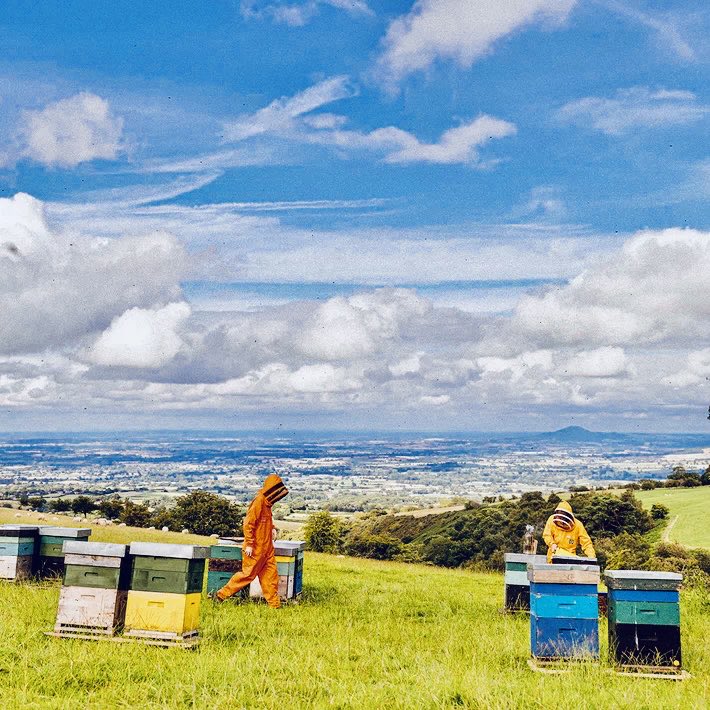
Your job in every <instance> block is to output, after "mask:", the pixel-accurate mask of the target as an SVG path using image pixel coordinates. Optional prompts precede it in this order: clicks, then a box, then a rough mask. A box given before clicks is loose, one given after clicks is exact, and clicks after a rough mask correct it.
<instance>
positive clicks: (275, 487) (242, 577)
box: [216, 473, 288, 609]
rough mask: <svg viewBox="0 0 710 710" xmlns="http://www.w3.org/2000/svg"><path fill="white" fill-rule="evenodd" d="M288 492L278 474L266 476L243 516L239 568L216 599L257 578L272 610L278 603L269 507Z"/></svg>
mask: <svg viewBox="0 0 710 710" xmlns="http://www.w3.org/2000/svg"><path fill="white" fill-rule="evenodd" d="M287 495H288V488H286V486H285V485H284V483H283V481H282V480H281V478H280V477H279V476H277V475H276V474H275V473H272V474H271V475H269V476H267V477H266V480H265V481H264V485H263V486H262V487H261V490H260V491H259V492H258V493H257V494H256V497H255V498H254V500H253V501H252V502H251V505H250V506H249V510H248V511H247V514H246V517H245V518H244V544H243V545H242V571H241V572H237V573H236V574H235V575H234V576H233V577H232V578H231V579H230V580H229V581H228V582H227V584H225V585H224V587H222V589H220V590H219V591H218V592H217V594H216V598H217V600H218V601H223V600H224V599H227V598H228V597H231V596H232V595H234V594H236V593H237V592H238V591H239V590H240V589H243V588H244V587H246V586H247V584H250V583H251V582H252V581H253V580H254V579H256V578H257V577H258V578H259V583H260V584H261V591H262V592H263V594H264V598H265V599H266V601H267V602H268V604H269V606H270V607H272V608H274V609H278V608H279V607H280V606H281V600H280V599H279V573H278V569H277V567H276V556H275V553H274V522H273V518H272V516H271V506H272V505H273V504H274V503H276V502H277V501H279V500H281V499H282V498H284V497H286V496H287Z"/></svg>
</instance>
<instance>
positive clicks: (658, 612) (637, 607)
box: [609, 599, 680, 626]
mask: <svg viewBox="0 0 710 710" xmlns="http://www.w3.org/2000/svg"><path fill="white" fill-rule="evenodd" d="M609 623H611V624H649V625H653V626H680V606H679V605H678V604H676V603H675V602H629V601H616V600H614V599H612V601H611V602H610V603H609Z"/></svg>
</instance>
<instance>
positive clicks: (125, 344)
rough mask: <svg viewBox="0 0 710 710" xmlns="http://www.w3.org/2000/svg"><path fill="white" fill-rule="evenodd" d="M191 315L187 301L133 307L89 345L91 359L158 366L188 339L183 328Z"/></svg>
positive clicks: (167, 359)
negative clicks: (157, 305) (181, 334)
mask: <svg viewBox="0 0 710 710" xmlns="http://www.w3.org/2000/svg"><path fill="white" fill-rule="evenodd" d="M189 316H190V306H189V305H188V304H187V303H169V304H168V305H167V306H164V307H163V308H153V309H146V308H131V309H129V310H127V311H126V312H125V313H123V314H122V315H120V316H118V317H117V318H114V319H113V321H112V322H111V325H110V326H109V327H108V329H107V330H105V331H104V332H103V333H101V335H100V336H99V338H98V339H97V341H96V342H95V343H94V344H93V345H92V346H91V347H90V348H89V351H88V359H89V361H90V362H93V363H95V364H97V365H105V366H108V367H112V366H125V367H140V368H156V367H161V366H163V365H166V364H167V363H168V362H170V361H171V360H172V359H173V358H174V357H175V355H177V354H178V352H179V351H180V349H181V348H182V347H183V345H184V343H183V340H182V338H181V337H180V334H179V329H180V328H181V327H182V326H183V325H184V324H185V321H186V320H187V319H188V317H189Z"/></svg>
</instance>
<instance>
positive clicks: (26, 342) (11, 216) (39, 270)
mask: <svg viewBox="0 0 710 710" xmlns="http://www.w3.org/2000/svg"><path fill="white" fill-rule="evenodd" d="M183 266H184V255H183V250H182V248H181V247H180V246H179V245H178V244H177V243H176V241H175V240H174V239H173V238H172V237H170V236H168V235H166V234H161V233H155V234H150V235H148V236H135V237H132V236H126V237H123V238H121V239H104V238H92V237H88V236H83V235H72V236H69V235H64V234H56V233H54V232H53V231H51V230H50V228H49V226H48V225H47V222H46V219H45V214H44V208H43V205H42V203H40V202H39V201H38V200H35V199H34V198H32V197H30V196H29V195H26V194H22V193H18V194H17V195H15V196H14V197H13V198H11V199H4V198H3V199H0V312H2V314H3V317H2V318H1V319H0V353H13V352H27V351H38V350H42V349H44V348H62V347H64V346H66V345H68V344H71V343H72V342H74V341H76V340H77V339H80V338H82V337H84V336H86V335H87V334H91V333H94V332H97V331H99V330H101V329H103V328H105V327H107V326H108V325H109V323H110V322H111V320H112V319H113V318H114V317H116V316H117V315H120V314H121V313H123V312H124V311H126V309H128V308H131V307H153V306H155V305H156V304H161V303H165V302H167V301H170V300H172V299H174V298H175V296H177V295H178V294H179V286H178V284H179V278H180V274H181V272H182V270H183Z"/></svg>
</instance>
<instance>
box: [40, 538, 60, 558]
mask: <svg viewBox="0 0 710 710" xmlns="http://www.w3.org/2000/svg"><path fill="white" fill-rule="evenodd" d="M62 543H63V541H62V542H42V543H41V544H40V546H39V554H40V557H64V552H63V551H62Z"/></svg>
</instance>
